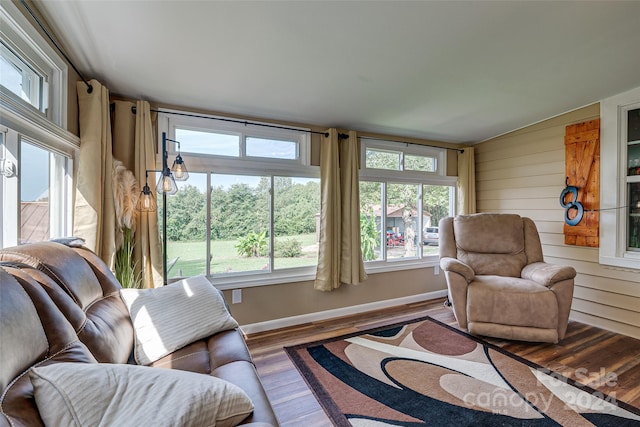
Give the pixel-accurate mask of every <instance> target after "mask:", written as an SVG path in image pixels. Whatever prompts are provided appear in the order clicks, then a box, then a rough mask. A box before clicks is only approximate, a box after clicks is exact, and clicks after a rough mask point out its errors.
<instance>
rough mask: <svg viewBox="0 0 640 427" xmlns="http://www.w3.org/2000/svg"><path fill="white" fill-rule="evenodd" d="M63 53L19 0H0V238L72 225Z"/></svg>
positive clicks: (71, 149) (35, 235)
mask: <svg viewBox="0 0 640 427" xmlns="http://www.w3.org/2000/svg"><path fill="white" fill-rule="evenodd" d="M66 94H67V71H66V64H65V63H64V61H63V60H62V59H61V58H60V57H59V56H58V55H57V54H56V53H55V52H54V51H53V49H52V48H51V47H50V46H49V45H48V44H47V43H46V42H45V40H44V39H43V38H42V36H40V34H39V33H38V31H37V30H36V29H35V28H33V27H32V26H31V25H30V23H29V22H28V21H27V19H26V18H25V17H24V15H23V14H22V13H21V12H20V10H19V9H18V4H17V3H13V2H2V4H1V5H0V172H1V173H0V210H1V211H2V215H1V216H0V225H1V228H0V230H1V231H0V246H1V247H8V246H14V245H18V244H22V243H27V242H34V241H39V240H48V239H50V238H55V237H62V236H68V235H69V234H70V233H71V219H72V213H71V212H72V209H71V189H72V175H73V158H74V156H75V155H76V154H77V150H78V147H79V141H78V138H77V137H76V136H74V135H72V134H70V133H69V132H67V131H66V130H65V129H64V128H63V126H66V100H67V99H66Z"/></svg>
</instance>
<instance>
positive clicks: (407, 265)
mask: <svg viewBox="0 0 640 427" xmlns="http://www.w3.org/2000/svg"><path fill="white" fill-rule="evenodd" d="M438 266H439V261H438V259H437V258H433V259H427V260H424V259H423V260H419V259H416V260H411V261H401V260H398V261H388V262H369V263H366V264H365V271H366V273H367V274H377V273H388V272H391V271H402V270H415V269H420V268H432V267H438ZM315 278H316V270H315V267H314V268H313V270H312V271H311V270H309V269H304V270H295V271H289V272H286V273H282V272H279V273H274V274H270V275H262V274H254V275H252V274H242V275H236V276H226V277H220V276H217V277H209V281H210V282H211V283H212V284H213V285H214V286H215V287H216V288H218V289H219V290H221V291H224V290H229V289H242V288H253V287H258V286H270V285H281V284H285V283H295V282H309V281H313V280H315Z"/></svg>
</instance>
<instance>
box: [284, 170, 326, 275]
mask: <svg viewBox="0 0 640 427" xmlns="http://www.w3.org/2000/svg"><path fill="white" fill-rule="evenodd" d="M273 195H274V197H273V230H274V231H273V232H274V237H275V250H274V260H273V264H274V269H281V268H293V267H305V266H313V265H316V264H317V263H318V239H319V230H318V224H319V221H320V180H319V179H310V178H286V177H275V178H274V189H273Z"/></svg>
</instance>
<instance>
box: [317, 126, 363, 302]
mask: <svg viewBox="0 0 640 427" xmlns="http://www.w3.org/2000/svg"><path fill="white" fill-rule="evenodd" d="M328 134H329V136H328V137H325V138H324V139H323V141H322V147H321V152H320V181H321V182H320V192H321V195H320V197H321V202H320V203H321V209H320V243H319V253H318V267H317V270H316V280H315V283H314V288H315V289H317V290H320V291H332V290H334V289H337V288H339V287H340V285H341V284H342V283H346V284H353V285H355V284H358V283H360V282H362V281H364V280H366V278H367V275H366V273H365V271H364V263H363V260H362V249H361V247H360V190H359V177H358V171H359V150H358V138H357V135H356V133H355V132H353V131H352V132H349V137H348V138H346V139H342V140H341V139H340V138H339V133H338V131H337V130H336V129H329V130H328Z"/></svg>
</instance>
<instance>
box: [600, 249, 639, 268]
mask: <svg viewBox="0 0 640 427" xmlns="http://www.w3.org/2000/svg"><path fill="white" fill-rule="evenodd" d="M599 262H600V265H602V266H603V267H607V268H612V269H621V270H627V271H629V270H631V271H638V270H640V253H633V252H627V253H626V254H625V256H624V257H609V256H604V255H600V260H599Z"/></svg>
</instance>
